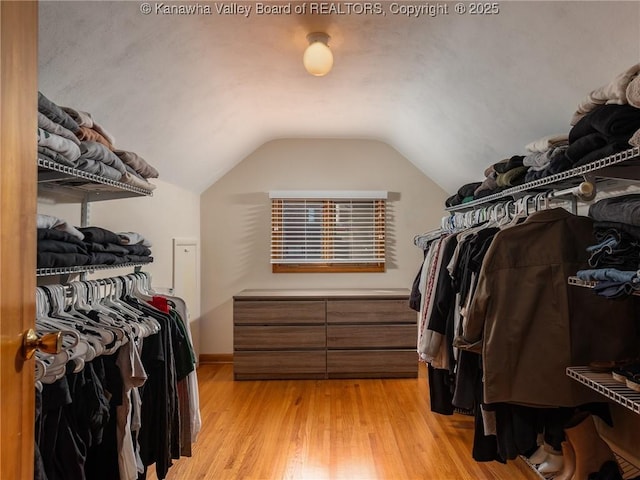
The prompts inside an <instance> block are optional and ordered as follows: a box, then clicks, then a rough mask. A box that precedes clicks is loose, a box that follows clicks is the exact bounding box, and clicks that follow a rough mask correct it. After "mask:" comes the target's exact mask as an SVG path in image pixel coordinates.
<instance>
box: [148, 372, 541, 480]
mask: <svg viewBox="0 0 640 480" xmlns="http://www.w3.org/2000/svg"><path fill="white" fill-rule="evenodd" d="M232 369H233V367H232V365H231V364H218V365H202V366H201V367H200V368H199V369H198V376H199V383H200V405H201V414H202V422H203V428H202V431H201V433H200V436H199V437H198V441H197V442H196V443H195V444H194V446H193V456H192V457H191V458H184V457H183V458H181V459H180V460H178V461H176V462H175V463H174V465H173V467H171V469H170V471H169V475H168V477H167V479H169V480H196V479H213V480H223V479H233V480H236V479H243V480H244V479H254V480H279V479H291V480H338V479H349V480H374V479H381V480H405V479H407V480H408V479H429V480H464V479H470V480H471V479H496V480H533V479H536V478H538V477H536V476H535V475H534V474H533V473H532V472H531V471H530V470H528V468H527V467H526V466H525V465H524V462H522V461H521V460H517V461H513V462H509V463H508V464H507V465H503V464H499V463H497V462H491V463H477V462H475V461H473V459H472V458H471V454H470V446H471V440H472V436H473V421H472V418H471V417H467V416H462V415H453V416H450V417H449V416H442V415H436V414H432V413H431V412H430V411H429V404H428V390H427V382H426V379H425V370H424V366H421V369H420V378H418V379H398V380H393V379H389V380H271V381H239V382H236V381H233V375H232ZM148 478H150V479H155V478H156V476H155V474H153V473H152V472H151V473H150V474H149V476H148Z"/></svg>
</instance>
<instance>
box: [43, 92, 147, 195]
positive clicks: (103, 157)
mask: <svg viewBox="0 0 640 480" xmlns="http://www.w3.org/2000/svg"><path fill="white" fill-rule="evenodd" d="M114 145H115V139H114V138H113V135H111V134H110V133H109V132H108V131H107V130H105V128H104V127H103V126H102V125H100V124H99V123H97V122H96V121H95V120H94V119H93V117H92V116H91V114H90V113H87V112H83V111H81V110H76V109H74V108H70V107H60V106H58V105H57V104H56V103H54V102H52V101H51V100H49V99H48V98H47V97H46V96H44V95H43V94H42V93H41V92H38V155H39V156H41V157H42V158H45V159H48V160H51V161H53V162H56V163H60V164H62V165H66V166H69V167H73V168H76V169H78V170H83V171H86V172H89V173H93V174H95V175H99V176H101V177H105V178H108V179H110V180H115V181H119V182H122V183H126V184H129V185H132V186H135V187H139V188H142V189H144V190H154V189H155V188H156V186H155V185H153V184H152V183H150V182H149V181H148V179H149V178H157V177H158V171H157V170H156V169H155V168H154V167H153V166H151V165H149V164H148V163H147V162H146V161H145V160H144V159H143V158H142V157H140V156H139V155H137V154H136V153H134V152H128V151H126V150H122V149H116V148H115V147H114Z"/></svg>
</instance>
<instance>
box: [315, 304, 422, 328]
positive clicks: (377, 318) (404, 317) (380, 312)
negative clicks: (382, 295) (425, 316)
mask: <svg viewBox="0 0 640 480" xmlns="http://www.w3.org/2000/svg"><path fill="white" fill-rule="evenodd" d="M416 320H417V315H416V312H415V311H414V310H411V309H410V308H409V302H408V300H406V299H400V300H375V299H366V300H327V322H328V323H414V324H415V323H416Z"/></svg>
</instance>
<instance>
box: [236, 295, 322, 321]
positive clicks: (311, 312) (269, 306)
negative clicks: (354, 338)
mask: <svg viewBox="0 0 640 480" xmlns="http://www.w3.org/2000/svg"><path fill="white" fill-rule="evenodd" d="M233 321H234V323H235V324H236V325H242V324H255V325H286V324H301V323H302V324H306V323H310V324H313V323H317V324H324V322H325V302H324V300H260V301H251V300H235V301H234V303H233Z"/></svg>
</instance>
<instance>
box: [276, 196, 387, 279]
mask: <svg viewBox="0 0 640 480" xmlns="http://www.w3.org/2000/svg"><path fill="white" fill-rule="evenodd" d="M270 198H271V264H272V271H273V272H274V273H282V272H384V267H385V206H386V205H385V204H386V198H387V193H386V192H271V193H270Z"/></svg>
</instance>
